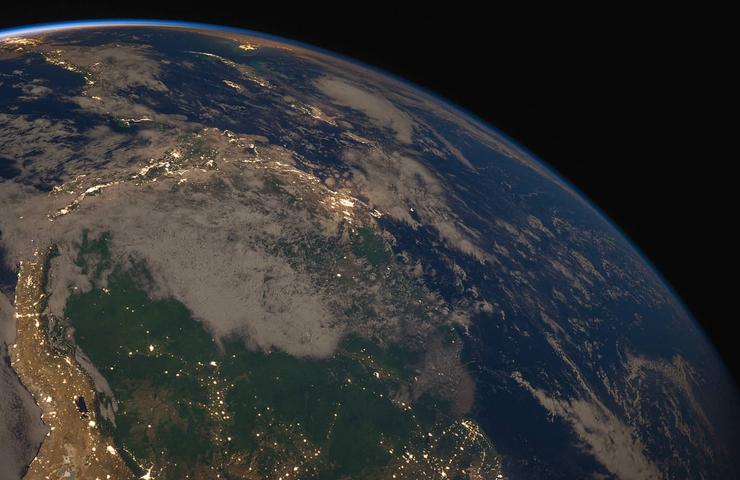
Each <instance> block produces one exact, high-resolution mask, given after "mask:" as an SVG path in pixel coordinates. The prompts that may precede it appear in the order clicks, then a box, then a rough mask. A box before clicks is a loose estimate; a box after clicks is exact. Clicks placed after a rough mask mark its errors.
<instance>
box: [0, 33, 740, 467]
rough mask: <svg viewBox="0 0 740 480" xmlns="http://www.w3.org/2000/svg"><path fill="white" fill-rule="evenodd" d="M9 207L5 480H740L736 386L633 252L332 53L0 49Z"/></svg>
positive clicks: (205, 38)
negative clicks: (548, 479) (17, 479)
mask: <svg viewBox="0 0 740 480" xmlns="http://www.w3.org/2000/svg"><path fill="white" fill-rule="evenodd" d="M440 68H445V67H442V66H440ZM502 74H504V72H502ZM460 81H461V88H464V83H465V79H464V77H461V80H460ZM605 148H608V146H605ZM594 161H598V152H594ZM636 174H639V172H636ZM0 202H1V203H0V206H1V208H0V254H1V260H2V261H1V262H0V264H1V266H0V283H1V284H2V291H3V295H0V315H2V323H1V324H0V325H2V330H1V333H2V340H3V341H4V342H5V343H4V344H3V350H2V354H3V356H4V357H5V358H6V359H7V361H6V362H3V363H2V366H1V367H0V368H1V370H0V373H2V398H1V399H0V400H1V402H0V453H1V454H2V458H1V459H0V477H1V478H3V479H5V478H18V477H20V476H23V475H25V477H26V478H31V479H40V478H52V479H56V478H60V479H61V478H74V479H93V478H113V479H119V478H120V479H129V478H144V479H184V478H208V479H210V478H222V479H238V478H246V479H263V478H265V479H284V480H287V479H392V478H395V479H491V478H514V479H517V478H527V479H528V478H568V479H573V478H618V479H648V478H676V479H683V478H734V477H736V476H737V475H738V462H737V459H736V458H735V457H734V454H735V453H736V451H735V450H736V447H737V442H736V435H737V433H736V431H737V427H738V421H737V417H736V413H735V412H736V410H737V409H738V400H737V396H736V389H735V385H734V383H733V381H732V379H731V378H730V376H729V374H728V373H727V372H726V370H725V367H724V366H723V365H722V363H721V361H720V360H719V359H718V357H717V355H716V352H715V351H714V349H713V347H712V345H711V344H710V343H709V342H708V341H707V339H706V337H705V336H704V334H703V333H702V331H701V330H700V329H699V327H698V326H697V325H696V323H695V321H694V320H693V318H692V317H691V316H690V314H689V313H687V311H686V310H685V309H684V307H683V306H682V304H681V303H680V301H679V299H677V298H676V296H675V295H674V294H673V293H672V292H671V291H670V289H669V288H668V287H667V286H666V285H665V284H664V283H663V282H662V281H661V279H660V278H659V277H658V275H657V274H656V273H655V271H654V270H653V269H652V267H651V266H650V265H649V264H648V263H646V261H645V260H644V259H642V258H641V256H640V255H639V254H638V253H637V252H636V251H635V250H634V248H633V247H632V246H631V244H630V243H629V242H628V241H627V240H626V239H625V238H624V237H623V235H622V234H620V233H619V232H618V231H617V230H616V229H615V228H614V227H613V226H612V225H611V224H610V223H609V222H608V221H607V220H605V219H604V217H603V216H601V215H600V214H599V213H598V212H597V211H596V210H595V209H594V208H593V207H592V206H591V205H590V204H589V202H588V201H587V200H585V199H584V198H583V197H581V196H580V195H579V194H578V193H577V192H574V191H573V189H572V188H571V187H570V186H569V185H568V184H566V183H565V182H564V181H563V180H562V179H561V178H559V177H558V176H556V175H555V174H553V173H552V172H551V171H550V170H548V169H547V168H546V167H544V166H543V165H542V164H541V163H539V162H538V161H537V160H536V159H534V158H533V157H532V156H531V155H529V154H528V153H526V152H525V151H523V150H522V149H521V148H519V147H517V146H516V145H514V144H512V143H511V142H509V141H508V140H507V139H506V138H504V137H502V136H501V135H500V134H498V133H497V132H495V131H493V130H491V129H490V128H488V127H487V126H485V125H483V124H481V123H480V122H479V121H476V120H475V119H472V118H471V117H469V116H467V115H466V114H464V113H461V112H460V111H459V110H457V109H455V108H453V107H451V106H450V105H448V104H446V103H444V102H442V101H440V100H439V99H436V98H434V97H432V96H430V95H429V94H426V93H424V92H421V91H419V90H418V89H416V88H414V87H412V86H409V85H408V84H405V83H403V82H401V81H399V80H397V79H394V78H390V77H389V76H387V75H384V74H382V73H378V72H377V71H374V70H371V69H368V68H366V67H363V66H360V65H357V64H355V63H351V62H349V61H347V60H344V59H341V58H338V57H336V56H334V55H331V54H328V53H326V52H320V51H317V50H314V49H311V48H308V47H305V46H302V45H297V44H294V43H289V42H284V41H282V40H280V39H275V38H271V37H266V36H261V35H256V34H251V33H248V32H243V31H234V30H229V29H223V28H214V27H203V26H198V25H186V24H166V23H144V22H137V23H128V24H124V23H121V22H113V23H96V24H72V25H56V26H52V27H43V28H35V29H28V30H18V31H9V32H5V33H1V34H0Z"/></svg>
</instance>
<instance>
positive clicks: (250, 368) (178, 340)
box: [65, 235, 481, 479]
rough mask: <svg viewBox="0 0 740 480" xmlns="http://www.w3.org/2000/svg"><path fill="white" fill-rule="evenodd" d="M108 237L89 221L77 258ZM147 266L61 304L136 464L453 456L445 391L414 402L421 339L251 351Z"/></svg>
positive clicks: (366, 471)
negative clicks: (168, 289)
mask: <svg viewBox="0 0 740 480" xmlns="http://www.w3.org/2000/svg"><path fill="white" fill-rule="evenodd" d="M107 241H108V237H106V236H100V237H99V238H97V239H90V238H88V236H87V235H85V237H84V238H83V243H82V244H81V248H80V257H79V259H78V260H79V264H80V266H84V268H86V269H92V268H94V265H98V264H100V263H105V262H106V261H107V259H108V258H109V252H108V249H107V246H106V244H107ZM371 248H373V249H375V251H377V247H374V246H373V247H371ZM90 256H95V257H96V258H95V262H92V261H91V260H90ZM95 268H97V267H95ZM90 271H91V272H95V270H90ZM146 277H147V275H146V274H145V272H137V271H136V269H133V270H131V269H129V270H128V271H125V272H124V271H117V272H114V273H113V274H112V275H111V276H110V278H109V281H108V285H107V288H98V289H94V290H92V291H89V292H86V293H82V294H74V295H73V296H72V297H71V298H70V299H69V300H68V303H67V305H66V310H65V315H66V318H67V319H68V321H69V322H70V323H71V325H72V326H73V327H74V330H75V339H76V342H77V344H78V345H79V346H80V347H81V348H82V349H83V350H84V351H85V353H86V354H87V355H88V356H89V357H90V359H91V360H92V361H93V363H94V364H95V365H96V366H97V368H98V370H99V371H100V372H101V373H102V374H103V375H104V376H105V378H106V379H107V381H108V383H109V384H110V386H111V389H112V391H113V393H114V395H115V397H116V399H117V401H118V411H117V412H116V414H115V425H113V424H112V423H110V422H106V421H103V422H102V425H101V428H104V429H105V430H106V431H107V432H109V433H111V434H112V435H113V437H114V439H115V441H116V443H117V446H118V449H119V451H120V452H121V454H122V455H124V457H125V458H126V460H127V461H128V463H129V464H130V465H131V467H132V468H133V469H134V470H135V472H136V473H138V474H144V473H146V470H147V469H148V468H150V467H152V466H154V468H155V469H156V471H158V472H159V476H157V477H156V478H171V479H180V478H185V476H186V475H190V476H191V478H192V476H194V475H195V476H198V475H206V474H209V473H208V472H210V474H214V473H218V474H220V475H221V477H222V478H272V477H274V478H279V477H280V476H283V475H284V474H286V473H287V474H289V475H287V476H283V478H296V476H297V475H296V474H297V473H298V472H300V478H327V479H329V478H380V477H381V476H384V475H383V474H384V473H387V472H388V471H389V470H388V469H390V468H393V465H396V464H400V463H404V462H403V460H404V458H405V457H404V456H403V455H405V454H410V455H411V456H412V458H415V459H416V460H415V462H416V461H418V462H420V463H419V464H418V466H419V468H422V467H423V466H424V465H426V467H425V468H436V467H434V465H435V464H434V463H430V462H433V461H434V460H435V459H436V458H441V457H444V456H446V455H449V454H455V455H457V457H458V461H460V460H461V459H460V458H459V456H460V455H459V453H456V452H455V450H456V449H458V448H459V443H460V442H459V441H458V440H460V439H462V438H463V436H462V433H460V434H458V433H455V432H452V429H451V427H450V426H451V425H452V424H453V422H454V421H455V419H453V418H451V417H450V416H449V413H448V412H449V411H450V409H449V405H447V404H446V403H445V402H444V401H442V400H441V399H437V398H434V397H431V396H428V395H425V396H423V397H422V398H421V399H418V400H417V401H415V402H413V406H412V405H410V400H409V398H408V397H409V395H408V391H409V389H408V387H409V385H410V384H411V382H412V381H413V375H414V371H413V370H412V366H414V365H416V364H418V360H419V358H420V357H419V356H420V352H410V351H408V350H405V349H401V348H392V347H391V348H381V347H379V346H378V345H376V344H374V343H372V342H370V341H368V340H366V339H363V338H358V337H350V338H347V339H345V340H344V341H343V342H342V344H341V345H340V348H339V349H338V351H337V352H336V353H335V354H334V355H333V356H332V357H331V358H327V359H306V358H296V357H293V356H290V355H288V354H286V353H283V352H280V351H272V352H262V351H251V350H249V349H247V348H246V347H245V346H244V343H243V342H242V341H241V340H233V341H227V342H225V343H223V344H221V345H219V344H217V343H216V342H215V341H214V339H213V338H212V337H211V335H210V334H209V333H208V332H207V331H206V330H205V329H204V328H203V326H202V324H201V323H199V322H198V321H196V320H194V319H193V318H192V316H191V314H190V312H189V311H188V310H187V308H185V306H184V305H182V304H181V303H179V302H178V301H176V300H173V299H152V298H150V297H149V295H148V294H147V292H146V290H145V289H144V288H143V287H142V286H141V283H142V282H141V280H140V279H142V278H146ZM404 392H405V393H404ZM453 433H454V435H453ZM445 435H446V437H445ZM480 453H481V452H477V453H476V452H473V451H471V452H470V455H472V457H471V458H470V459H469V460H466V462H468V463H471V462H474V461H475V458H476V457H475V456H476V455H477V454H480ZM425 455H426V456H425ZM430 456H431V457H432V458H430ZM422 460H423V461H424V462H426V463H424V465H422ZM405 464H406V465H408V464H409V462H405ZM427 464H428V465H427ZM411 467H413V464H412V465H411ZM411 467H407V468H408V469H407V470H406V472H407V473H409V474H411V473H412V468H411ZM404 468H406V467H404ZM417 473H418V472H417ZM450 473H452V472H450ZM162 474H164V475H162ZM397 478H412V477H408V476H405V475H404V476H398V477H397ZM452 478H454V477H452Z"/></svg>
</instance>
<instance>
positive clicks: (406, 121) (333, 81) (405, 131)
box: [316, 77, 414, 144]
mask: <svg viewBox="0 0 740 480" xmlns="http://www.w3.org/2000/svg"><path fill="white" fill-rule="evenodd" d="M316 86H317V87H318V89H319V90H320V91H321V92H323V93H324V94H326V95H327V96H328V97H330V98H331V99H332V100H334V102H336V103H338V104H339V105H343V106H346V107H349V108H352V109H354V110H358V111H360V112H362V113H364V114H365V115H367V116H368V117H369V118H370V120H372V121H373V122H374V123H375V124H376V125H378V126H379V127H381V128H390V129H391V130H393V131H394V132H395V134H396V139H397V140H398V141H399V142H401V143H403V144H410V143H411V141H412V139H411V136H412V133H413V131H414V121H413V119H412V118H411V117H410V116H409V115H408V114H407V113H406V112H404V111H402V110H400V109H399V108H398V107H397V106H396V105H394V104H393V103H392V102H390V101H389V100H388V99H387V98H385V97H384V96H383V95H381V94H379V93H375V92H372V91H370V90H368V89H366V88H363V87H360V86H358V85H356V84H354V83H350V82H349V81H346V80H342V79H339V78H336V77H321V78H319V79H318V80H316Z"/></svg>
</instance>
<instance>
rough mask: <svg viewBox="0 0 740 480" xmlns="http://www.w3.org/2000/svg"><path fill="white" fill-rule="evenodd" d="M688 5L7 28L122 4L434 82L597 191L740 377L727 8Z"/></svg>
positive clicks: (365, 9) (14, 20) (305, 9)
mask: <svg viewBox="0 0 740 480" xmlns="http://www.w3.org/2000/svg"><path fill="white" fill-rule="evenodd" d="M484 5H486V8H484ZM688 8H689V7H686V10H684V11H677V10H676V7H675V6H673V7H672V9H664V10H658V9H656V10H655V11H648V10H647V9H646V8H645V7H644V6H643V7H641V8H633V9H631V8H629V6H627V5H622V4H620V7H619V8H616V7H612V8H601V9H600V10H595V9H593V8H592V7H588V8H575V7H574V8H572V9H568V10H563V9H562V7H561V6H559V7H558V8H552V7H550V8H548V9H546V10H542V9H540V8H539V6H537V5H535V4H528V3H527V4H522V6H521V7H517V8H515V9H514V8H511V7H506V8H500V7H499V6H498V5H497V4H495V3H490V2H485V3H484V2H444V3H439V4H436V5H435V4H432V3H431V2H405V3H401V2H396V3H390V2H389V3H384V2H361V1H354V2H352V1H346V2H342V3H339V2H337V3H334V2H330V3H314V2H301V3H296V4H291V3H285V2H282V1H281V2H269V3H268V4H267V5H265V4H262V5H259V4H256V3H254V2H240V3H228V2H219V3H214V2H197V3H196V2H193V3H191V4H189V5H188V4H186V3H185V2H180V3H153V2H146V3H145V2H141V3H136V2H119V3H105V2H89V1H88V2H69V1H57V2H53V3H52V2H49V3H48V4H43V3H41V4H39V3H36V2H33V3H29V4H27V5H24V4H19V3H14V4H12V5H10V6H8V5H4V6H3V12H2V14H1V15H0V27H11V26H17V25H23V24H28V23H38V22H52V21H60V20H73V19H91V18H116V17H118V18H120V17H134V18H161V19H178V20H189V21H198V22H206V23H215V24H222V25H230V26H236V27H242V28H247V29H252V30H257V31H262V32H266V33H272V34H276V35H280V36H284V37H288V38H291V39H295V40H300V41H304V42H307V43H309V44H314V45H317V46H320V47H323V48H326V49H329V50H333V51H336V52H339V53H342V54H345V55H347V56H349V57H353V58H356V59H359V60H362V61H364V62H366V63H369V64H371V65H375V66H378V67H381V68H383V69H385V70H387V71H390V72H392V73H395V74H397V75H399V76H401V77H404V78H407V79H409V80H411V81H412V82H414V83H417V84H419V85H421V86H423V87H426V88H427V89H429V90H431V91H433V92H436V93H438V94H440V95H442V96H443V97H446V98H448V99H450V100H452V101H453V102H454V103H457V104H458V105H460V106H462V107H464V108H465V109H467V110H469V111H471V112H473V113H475V114H477V115H478V116H480V117H482V118H483V119H485V120H487V121H488V122H489V123H491V124H492V125H494V126H495V127H497V128H498V129H500V130H502V131H503V132H504V133H506V134H508V135H509V136H510V137H512V138H513V139H514V140H516V141H517V142H519V143H520V144H522V145H524V146H525V147H527V148H528V149H529V150H531V151H532V152H534V153H535V154H536V155H538V156H539V157H540V158H541V159H543V160H544V161H546V162H547V163H549V164H550V165H551V166H553V167H554V168H555V169H556V170H557V171H559V172H560V173H562V174H563V176H565V177H566V178H567V179H569V180H570V181H571V182H572V183H574V184H575V185H576V186H577V187H578V188H579V189H580V190H581V191H583V192H584V193H585V194H586V195H587V196H588V197H590V198H591V199H592V200H593V201H594V202H595V203H596V205H598V206H599V207H600V208H601V209H602V210H603V211H605V212H606V214H607V215H608V216H609V217H611V218H612V219H613V220H614V222H615V223H616V224H617V225H618V226H619V227H620V228H621V229H622V230H624V231H625V232H626V234H627V235H628V236H629V237H630V238H631V239H632V240H634V242H635V243H636V244H637V245H638V247H639V248H640V249H641V250H643V252H644V253H645V254H646V256H647V257H648V258H649V259H650V260H651V261H652V262H653V263H654V264H655V265H656V267H657V268H658V270H659V271H660V272H661V273H662V274H663V275H664V276H665V277H666V278H667V279H668V281H669V283H670V284H671V285H672V286H673V287H674V288H675V290H676V291H677V292H678V294H679V296H680V297H681V298H682V299H683V300H684V301H685V303H686V304H687V306H688V307H689V309H690V310H691V311H692V312H693V313H694V315H695V316H696V317H697V318H698V320H699V321H700V322H701V324H702V325H703V326H704V328H705V330H706V331H707V333H708V334H709V336H710V337H711V339H712V340H713V341H714V343H715V345H717V347H718V349H719V351H720V353H721V355H722V356H723V357H724V359H725V361H726V362H727V364H728V366H729V367H730V368H731V370H732V371H733V372H734V373H735V375H736V378H738V366H739V365H740V363H739V360H740V358H739V357H740V355H739V353H738V349H737V348H735V346H734V344H735V337H734V319H735V318H736V317H735V315H736V314H732V313H731V312H732V311H734V309H733V308H732V307H734V305H733V303H734V296H733V295H734V292H733V291H732V289H733V287H734V284H735V283H737V282H736V281H733V280H732V273H734V272H733V270H734V265H735V264H736V261H735V260H736V248H737V244H736V242H735V241H734V229H733V223H734V222H735V219H736V215H735V212H734V208H733V203H731V202H732V200H734V198H732V197H734V195H733V194H734V192H735V190H736V189H737V187H736V182H735V179H734V173H733V172H732V167H734V165H733V163H734V161H735V157H736V152H735V149H734V148H732V149H731V148H724V147H722V145H729V143H730V139H731V138H732V136H731V135H732V134H735V135H737V134H736V133H735V132H732V133H731V125H732V124H731V123H729V122H730V120H729V118H726V117H727V112H724V110H729V98H730V94H729V92H730V91H731V90H730V83H731V82H730V79H729V78H730V77H729V76H727V74H728V73H729V72H730V71H731V69H732V63H733V60H732V58H734V56H733V55H730V54H729V53H727V54H726V55H725V54H724V52H727V50H729V49H730V48H729V46H728V42H729V39H728V38H725V37H729V35H730V30H728V29H726V26H725V25H724V22H723V18H730V17H728V12H724V13H723V12H721V11H715V12H712V11H698V10H689V9H688ZM725 122H727V123H725ZM733 122H734V123H737V122H736V121H733ZM731 247H732V248H731Z"/></svg>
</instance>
